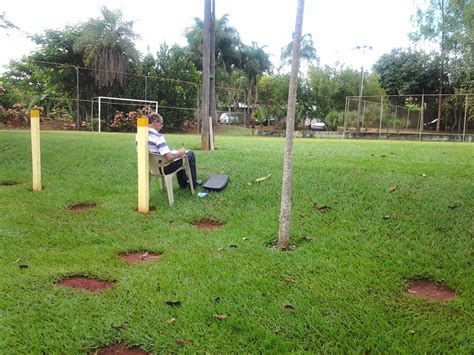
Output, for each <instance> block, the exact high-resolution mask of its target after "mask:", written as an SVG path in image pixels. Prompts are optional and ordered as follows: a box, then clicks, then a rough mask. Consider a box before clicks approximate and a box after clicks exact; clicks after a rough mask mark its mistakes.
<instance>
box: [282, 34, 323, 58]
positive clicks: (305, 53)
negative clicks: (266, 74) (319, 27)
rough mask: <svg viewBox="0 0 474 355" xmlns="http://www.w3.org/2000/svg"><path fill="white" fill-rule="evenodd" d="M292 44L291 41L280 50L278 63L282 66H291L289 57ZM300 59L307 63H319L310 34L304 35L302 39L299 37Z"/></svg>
mask: <svg viewBox="0 0 474 355" xmlns="http://www.w3.org/2000/svg"><path fill="white" fill-rule="evenodd" d="M294 35H295V34H294V33H293V38H294ZM294 44H295V42H294V40H293V41H291V42H290V43H288V44H287V45H286V46H285V47H283V48H282V49H281V55H280V61H281V63H282V65H290V64H291V56H292V52H293V46H294ZM300 58H301V60H306V61H307V62H308V63H311V62H313V61H315V62H319V57H318V54H317V52H316V48H314V41H313V36H311V34H310V33H306V34H305V35H304V36H303V37H301V49H300Z"/></svg>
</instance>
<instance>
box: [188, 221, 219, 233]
mask: <svg viewBox="0 0 474 355" xmlns="http://www.w3.org/2000/svg"><path fill="white" fill-rule="evenodd" d="M192 224H193V225H195V226H196V227H197V228H198V229H205V230H214V229H218V228H220V227H222V223H221V222H219V221H214V220H212V219H201V220H199V221H194V222H192Z"/></svg>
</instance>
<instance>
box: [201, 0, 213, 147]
mask: <svg viewBox="0 0 474 355" xmlns="http://www.w3.org/2000/svg"><path fill="white" fill-rule="evenodd" d="M211 1H212V0H204V33H203V56H202V115H201V125H202V133H201V149H202V150H209V149H210V146H211V145H210V133H209V116H210V115H211V107H210V106H211V99H210V97H211V90H210V88H211V87H210V75H211V73H210V69H211Z"/></svg>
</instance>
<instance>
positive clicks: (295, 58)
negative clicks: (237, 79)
mask: <svg viewBox="0 0 474 355" xmlns="http://www.w3.org/2000/svg"><path fill="white" fill-rule="evenodd" d="M303 14H304V0H298V8H297V11H296V25H295V34H294V37H293V39H294V41H295V45H294V47H293V55H292V58H291V76H290V88H289V90H288V111H287V118H286V119H287V123H286V144H285V158H284V163H283V181H282V186H281V190H282V191H281V210H280V228H279V233H278V242H277V248H278V249H280V250H289V248H290V230H291V171H292V163H293V132H294V121H295V111H296V87H297V82H298V71H299V65H300V46H301V32H302V29H303Z"/></svg>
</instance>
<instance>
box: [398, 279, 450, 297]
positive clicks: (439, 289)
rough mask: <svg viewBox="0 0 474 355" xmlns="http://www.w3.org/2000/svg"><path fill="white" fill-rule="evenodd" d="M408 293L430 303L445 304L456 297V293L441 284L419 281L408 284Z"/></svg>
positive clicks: (425, 280) (424, 280)
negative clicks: (438, 302)
mask: <svg viewBox="0 0 474 355" xmlns="http://www.w3.org/2000/svg"><path fill="white" fill-rule="evenodd" d="M406 293H407V294H408V295H410V296H416V297H421V298H423V299H425V300H428V301H440V302H445V301H449V300H451V299H453V298H454V297H456V293H455V292H454V291H453V290H451V289H449V288H447V287H446V286H444V285H442V284H440V283H439V282H435V281H431V280H427V279H419V280H412V281H410V282H409V283H408V287H407V290H406Z"/></svg>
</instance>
